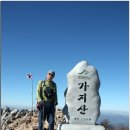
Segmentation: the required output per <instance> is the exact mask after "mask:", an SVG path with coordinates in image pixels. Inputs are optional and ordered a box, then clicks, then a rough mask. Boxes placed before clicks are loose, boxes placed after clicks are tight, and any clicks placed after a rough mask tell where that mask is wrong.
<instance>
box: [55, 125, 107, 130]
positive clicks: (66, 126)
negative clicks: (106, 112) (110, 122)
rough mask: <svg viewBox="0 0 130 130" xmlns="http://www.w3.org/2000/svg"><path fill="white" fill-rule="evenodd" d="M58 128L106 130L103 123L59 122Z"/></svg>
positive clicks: (64, 129)
mask: <svg viewBox="0 0 130 130" xmlns="http://www.w3.org/2000/svg"><path fill="white" fill-rule="evenodd" d="M57 130H105V128H104V127H103V126H101V125H81V124H59V125H58V128H57Z"/></svg>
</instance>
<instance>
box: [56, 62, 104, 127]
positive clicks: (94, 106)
mask: <svg viewBox="0 0 130 130" xmlns="http://www.w3.org/2000/svg"><path fill="white" fill-rule="evenodd" d="M67 80H68V85H67V86H68V88H67V91H66V93H65V99H66V105H65V107H64V109H63V112H64V115H66V117H67V120H68V123H69V124H61V125H59V127H58V130H105V129H104V128H103V127H102V126H99V125H95V124H96V120H97V118H98V117H99V115H100V104H101V100H100V96H99V92H98V90H99V87H100V80H99V77H98V73H97V71H96V69H95V68H94V67H93V66H90V65H89V64H88V63H87V61H82V62H80V63H78V64H77V65H76V66H75V67H74V68H73V69H72V70H71V71H70V72H69V73H68V74H67Z"/></svg>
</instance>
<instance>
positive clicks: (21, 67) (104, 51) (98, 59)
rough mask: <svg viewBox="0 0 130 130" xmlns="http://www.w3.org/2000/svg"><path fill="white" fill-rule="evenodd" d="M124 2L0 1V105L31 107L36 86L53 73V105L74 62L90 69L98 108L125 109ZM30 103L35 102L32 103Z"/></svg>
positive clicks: (126, 29)
mask: <svg viewBox="0 0 130 130" xmlns="http://www.w3.org/2000/svg"><path fill="white" fill-rule="evenodd" d="M128 6H129V3H128V2H121V1H120V2H119V1H118V2H114V1H111V2H110V1H109V2H104V1H102V2H89V1H84V2H74V1H73V2H70V1H69V2H60V1H58V2H56V1H55V2H49V1H48V2H45V1H41V2H35V1H33V2H18V1H16V2H2V57H1V59H2V60H1V61H2V64H1V65H2V68H1V75H2V78H1V104H2V105H9V106H12V105H13V106H23V107H24V106H30V107H31V96H32V95H31V80H27V79H26V73H32V74H33V87H34V91H33V94H34V99H35V97H36V94H35V93H36V86H37V83H38V81H39V80H40V79H45V76H46V73H47V71H48V70H49V69H53V70H55V72H56V77H55V79H54V81H55V82H56V83H57V89H58V101H59V105H58V107H63V106H64V102H65V100H64V91H65V89H66V87H67V77H66V75H67V73H68V72H69V71H70V70H71V69H72V68H73V67H74V66H75V65H76V64H77V63H79V62H80V61H83V60H86V61H88V62H89V64H90V65H92V66H94V67H96V69H97V71H98V73H99V78H100V81H101V86H100V90H99V93H100V96H101V110H114V111H128V90H129V86H128V58H129V57H128V45H129V40H128V38H129V34H128V32H129V22H128V20H129V15H128V12H129V7H128ZM34 106H35V103H34Z"/></svg>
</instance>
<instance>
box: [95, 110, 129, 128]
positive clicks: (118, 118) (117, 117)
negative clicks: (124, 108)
mask: <svg viewBox="0 0 130 130" xmlns="http://www.w3.org/2000/svg"><path fill="white" fill-rule="evenodd" d="M106 119H107V120H109V122H110V123H111V124H112V125H113V126H117V125H119V124H123V125H124V126H127V127H129V114H127V113H114V112H101V114H100V116H99V118H98V120H97V123H98V124H99V123H100V122H101V121H103V120H106Z"/></svg>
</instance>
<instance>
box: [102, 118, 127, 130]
mask: <svg viewBox="0 0 130 130" xmlns="http://www.w3.org/2000/svg"><path fill="white" fill-rule="evenodd" d="M100 125H102V126H104V127H105V130H129V128H128V127H126V126H125V125H124V124H119V125H118V126H116V127H114V126H113V125H112V124H111V123H110V121H109V120H108V119H104V120H103V121H101V122H100Z"/></svg>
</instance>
